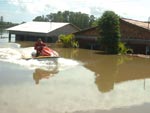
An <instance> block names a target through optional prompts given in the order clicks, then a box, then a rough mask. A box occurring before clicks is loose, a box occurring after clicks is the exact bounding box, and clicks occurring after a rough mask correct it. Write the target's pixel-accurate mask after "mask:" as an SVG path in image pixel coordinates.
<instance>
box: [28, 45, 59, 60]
mask: <svg viewBox="0 0 150 113" xmlns="http://www.w3.org/2000/svg"><path fill="white" fill-rule="evenodd" d="M31 56H32V57H31V58H26V60H29V59H49V58H50V59H53V58H59V54H58V53H57V52H56V51H55V50H53V49H51V48H48V47H47V46H45V47H43V49H42V51H41V53H40V55H39V56H36V52H32V55H31Z"/></svg>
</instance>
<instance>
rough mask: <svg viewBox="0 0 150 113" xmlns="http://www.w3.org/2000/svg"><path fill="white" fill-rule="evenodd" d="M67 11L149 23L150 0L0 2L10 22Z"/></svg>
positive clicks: (33, 0)
mask: <svg viewBox="0 0 150 113" xmlns="http://www.w3.org/2000/svg"><path fill="white" fill-rule="evenodd" d="M65 10H69V11H74V12H79V11H80V12H82V13H87V14H89V15H94V16H95V17H100V16H101V15H102V13H103V12H104V11H106V10H112V11H114V12H115V13H116V14H118V15H119V16H121V17H124V18H130V19H135V20H141V21H148V17H150V0H0V16H3V17H4V21H9V22H17V23H21V22H23V21H25V22H27V21H32V20H33V19H34V18H35V17H36V16H41V15H46V14H49V13H56V12H57V11H65Z"/></svg>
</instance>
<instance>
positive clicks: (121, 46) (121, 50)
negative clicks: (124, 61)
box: [119, 42, 133, 54]
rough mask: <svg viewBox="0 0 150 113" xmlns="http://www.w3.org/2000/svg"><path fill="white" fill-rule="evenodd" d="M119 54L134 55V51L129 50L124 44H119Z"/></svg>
mask: <svg viewBox="0 0 150 113" xmlns="http://www.w3.org/2000/svg"><path fill="white" fill-rule="evenodd" d="M119 53H120V54H127V53H133V50H132V49H129V48H127V47H126V46H125V44H124V43H122V42H119Z"/></svg>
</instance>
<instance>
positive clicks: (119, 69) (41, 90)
mask: <svg viewBox="0 0 150 113" xmlns="http://www.w3.org/2000/svg"><path fill="white" fill-rule="evenodd" d="M3 44H4V43H3ZM1 45H2V43H1ZM4 45H5V44H4ZM4 45H3V46H2V47H0V73H1V74H0V111H1V112H2V113H35V112H36V113H149V112H150V107H149V106H150V69H149V67H150V59H144V58H138V57H132V56H125V55H104V54H100V52H99V51H94V50H86V49H67V48H54V49H55V50H56V51H57V52H58V53H59V54H60V56H61V57H60V58H58V59H53V60H50V59H46V60H44V61H42V60H40V61H39V60H33V59H31V60H27V61H26V60H24V59H21V57H20V56H22V55H23V54H25V55H27V54H30V53H31V52H32V50H33V47H23V48H20V47H18V48H16V46H14V45H16V44H12V45H13V46H12V45H10V44H6V45H7V46H4Z"/></svg>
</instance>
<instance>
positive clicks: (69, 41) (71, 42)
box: [59, 34, 79, 48]
mask: <svg viewBox="0 0 150 113" xmlns="http://www.w3.org/2000/svg"><path fill="white" fill-rule="evenodd" d="M59 40H60V42H61V43H63V47H66V48H68V47H73V48H77V47H79V44H78V42H77V41H76V40H75V39H74V35H73V34H69V35H60V36H59Z"/></svg>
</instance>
